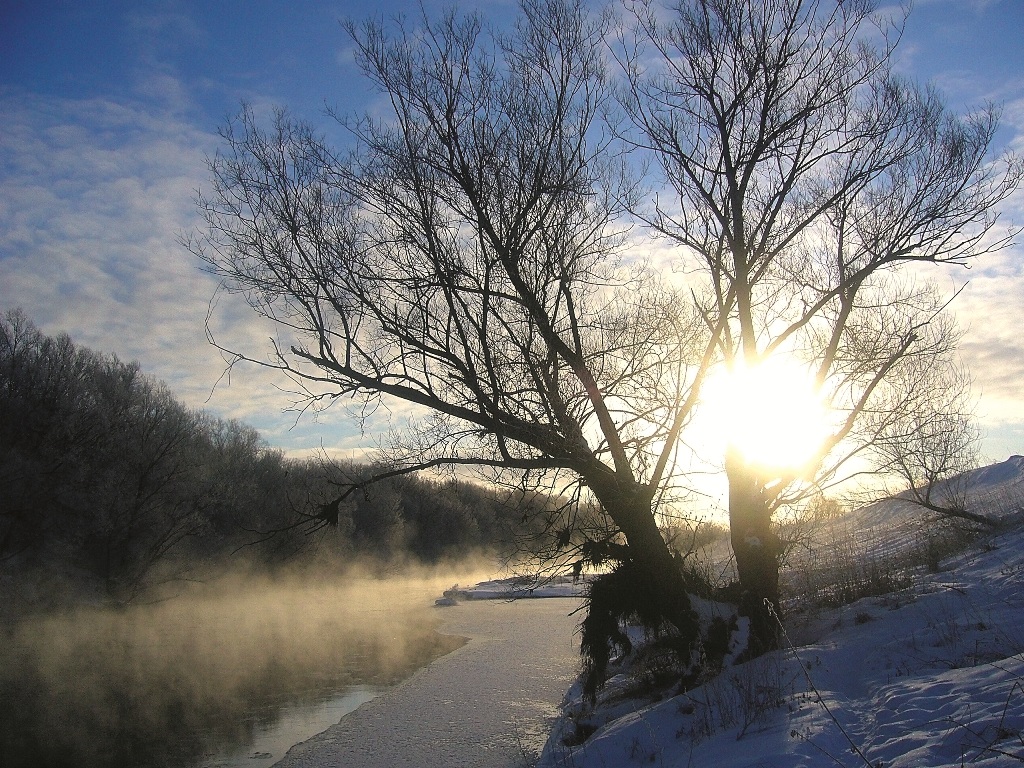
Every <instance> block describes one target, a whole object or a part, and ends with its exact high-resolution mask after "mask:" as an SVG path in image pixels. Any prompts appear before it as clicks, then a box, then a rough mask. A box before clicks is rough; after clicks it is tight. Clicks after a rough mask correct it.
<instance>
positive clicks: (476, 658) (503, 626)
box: [276, 583, 579, 768]
mask: <svg viewBox="0 0 1024 768" xmlns="http://www.w3.org/2000/svg"><path fill="white" fill-rule="evenodd" d="M491 591H496V590H495V589H494V585H493V583H492V586H491V587H488V588H486V589H485V590H482V591H481V593H483V592H491ZM500 594H501V595H502V596H504V597H506V598H507V597H508V592H507V591H504V592H501V593H500ZM578 607H579V601H578V600H576V599H553V600H516V601H509V600H507V599H505V600H498V599H496V600H467V601H459V602H458V605H457V606H456V607H446V608H439V609H438V610H441V611H444V614H443V616H444V622H443V624H442V627H441V630H440V631H442V632H444V633H448V634H456V635H461V636H464V637H468V638H470V640H469V642H468V643H466V644H465V645H464V646H462V647H461V648H460V649H458V650H456V651H454V652H453V653H450V654H448V655H447V656H444V657H442V658H440V659H437V660H435V661H434V662H433V663H431V664H429V665H428V666H427V667H425V668H423V669H421V670H419V671H418V672H417V673H416V674H415V675H413V676H412V677H411V678H409V679H408V680H406V681H404V682H403V683H401V684H399V685H397V686H395V687H394V688H391V689H389V690H387V691H385V692H384V693H382V694H381V695H380V696H378V697H377V698H375V699H373V700H372V701H369V702H367V703H366V704H364V705H363V706H361V707H359V709H357V710H356V711H355V712H352V713H351V714H348V715H346V716H345V717H344V718H342V719H341V721H340V722H339V723H337V724H336V725H334V726H332V727H331V728H329V729H327V730H326V731H325V732H323V733H321V734H319V735H318V736H315V737H313V738H312V739H309V740H308V741H306V742H303V743H302V744H298V745H296V746H295V747H293V748H292V749H291V750H290V751H289V752H288V754H287V755H286V756H285V758H284V759H283V760H281V761H280V762H279V763H276V765H277V766H278V767H279V768H327V767H328V766H331V767H332V768H333V766H339V765H343V766H345V768H404V767H408V768H426V767H432V766H438V767H440V766H453V767H454V766H465V767H467V768H470V767H471V768H518V767H519V766H522V765H523V763H524V759H525V758H526V757H529V756H531V755H532V756H533V757H536V756H537V754H538V753H539V752H540V750H541V748H542V747H543V745H544V742H545V741H546V739H547V736H548V733H549V732H550V730H551V727H552V724H553V723H554V720H555V718H556V717H557V715H558V712H559V710H558V704H559V702H560V701H561V699H562V697H563V696H564V694H565V691H566V689H567V688H568V687H569V685H570V684H571V683H572V681H573V679H574V677H575V675H576V673H577V670H578V658H579V650H578V649H579V643H578V640H577V639H576V638H575V637H574V634H575V629H576V624H577V623H578V616H572V615H571V614H572V613H573V612H574V611H575V610H576V609H577V608H578Z"/></svg>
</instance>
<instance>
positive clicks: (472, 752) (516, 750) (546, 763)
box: [278, 457, 1024, 768]
mask: <svg viewBox="0 0 1024 768" xmlns="http://www.w3.org/2000/svg"><path fill="white" fill-rule="evenodd" d="M1005 464H1006V466H1003V467H1001V468H999V469H998V470H997V471H992V472H989V473H988V475H986V476H985V477H987V478H988V480H992V479H993V478H995V479H996V480H999V481H1000V482H993V483H988V482H987V481H986V483H984V484H982V483H979V484H978V486H979V496H980V494H981V493H984V494H987V496H985V497H984V498H986V499H987V500H988V501H989V502H990V508H989V509H988V510H982V511H988V512H989V513H990V514H993V516H996V517H1000V518H1002V519H1003V520H1004V522H1005V525H1004V527H1003V529H1002V531H1003V532H1002V533H1000V534H999V535H998V536H994V535H993V536H989V537H987V538H985V539H981V540H979V541H978V542H975V543H974V544H973V545H970V546H969V547H968V548H966V549H963V550H962V551H961V552H960V553H959V554H956V555H954V556H952V557H948V558H946V559H945V560H943V561H941V563H940V564H939V566H940V567H939V570H938V571H937V572H934V573H929V572H925V571H922V570H921V569H918V570H917V571H914V572H913V573H912V574H911V576H912V578H910V579H908V582H907V584H906V585H905V586H902V587H901V588H900V589H899V590H897V591H892V592H889V593H888V594H881V595H876V596H872V597H867V598H863V599H860V600H858V601H856V602H853V603H851V604H848V605H845V606H843V607H841V608H826V607H822V606H821V605H814V604H813V603H808V604H803V605H789V606H788V608H787V611H788V617H787V620H786V627H787V632H788V634H787V635H786V640H787V642H786V647H785V648H784V649H783V650H781V651H778V652H776V653H772V654H768V655H765V656H762V657H760V658H758V659H754V660H752V661H749V662H746V663H744V664H741V665H736V666H727V667H726V669H725V671H723V672H722V673H721V674H719V675H717V676H714V677H712V678H710V679H708V680H706V681H704V683H703V684H702V685H700V686H699V687H697V688H694V689H692V690H689V691H686V692H685V693H677V692H676V691H674V690H671V689H670V690H667V691H666V690H664V689H659V688H658V687H657V685H655V684H653V683H651V682H650V681H649V680H645V678H644V675H645V674H648V675H649V674H650V672H651V670H650V669H649V668H648V669H646V670H644V669H639V670H638V668H637V666H634V665H633V663H632V662H633V658H635V657H632V658H626V659H620V660H617V661H616V662H615V663H613V665H612V667H611V672H612V673H613V674H614V676H613V677H612V678H611V679H610V680H609V681H608V683H607V685H606V686H605V687H604V689H603V690H602V691H601V693H600V695H599V698H598V702H597V705H596V707H591V706H590V705H588V704H587V703H586V702H585V701H584V698H583V695H582V689H581V686H580V684H579V681H578V680H577V679H576V673H577V671H578V648H579V643H578V637H577V636H575V628H576V625H577V623H578V622H579V620H580V618H581V616H580V615H576V616H573V615H571V612H572V611H573V610H574V609H575V608H576V607H578V606H579V604H580V603H579V600H578V595H579V589H580V587H579V585H574V584H572V583H571V581H570V580H565V581H563V582H560V583H557V584H552V585H548V586H546V587H543V588H534V589H530V588H529V587H530V585H529V584H523V583H521V582H516V581H513V580H500V581H491V582H483V583H481V584H478V585H475V586H473V587H459V586H458V585H456V586H455V587H453V588H452V589H450V590H448V591H446V593H445V596H444V597H443V598H441V599H440V600H439V601H438V604H439V606H450V607H439V608H438V610H441V611H444V612H445V617H446V618H445V623H444V626H443V629H442V631H445V632H450V633H456V634H461V635H464V636H467V637H470V638H471V640H470V642H469V643H467V644H466V645H465V646H463V647H462V648H461V649H460V650H458V651H456V652H454V653H452V654H449V655H448V656H446V657H443V658H442V659H438V660H437V661H435V662H434V663H432V664H431V665H429V666H428V667H426V668H425V669H423V670H420V671H419V672H418V673H417V674H416V675H414V676H413V677H412V678H410V679H409V680H407V681H406V682H404V683H402V684H401V685H399V686H397V687H396V688H394V689H391V690H389V691H387V692H385V693H384V694H382V695H381V696H379V697H377V698H375V699H373V700H372V701H370V702H368V703H366V704H364V705H363V706H362V707H360V708H359V709H358V710H356V711H355V712H353V713H351V714H349V715H347V716H345V717H344V718H343V719H342V720H341V722H340V723H338V724H337V725H335V726H333V727H331V728H330V729H328V730H327V731H326V732H325V733H322V734H320V735H319V736H316V737H314V738H312V739H310V740H309V741H307V742H305V743H303V744H300V745H297V746H296V747H295V748H293V749H292V750H291V751H290V752H289V753H288V755H287V757H286V758H285V759H284V760H283V761H281V762H280V763H278V765H279V766H281V767H282V768H300V767H301V768H320V767H321V766H332V765H345V766H350V767H352V768H358V767H359V766H366V767H369V768H379V767H381V766H388V767H389V768H402V766H417V768H419V767H420V766H464V767H465V768H492V767H493V768H519V767H520V766H523V765H535V766H536V768H562V767H565V766H571V767H572V768H617V767H622V768H625V767H627V766H634V765H636V766H641V765H654V766H659V767H660V768H689V766H701V768H716V767H720V768H801V767H805V768H813V767H815V766H846V767H847V768H853V766H870V767H871V768H919V767H925V768H962V767H963V766H967V765H972V766H973V765H979V766H988V767H992V766H1017V765H1019V764H1020V763H1022V762H1024V591H1022V590H1021V578H1022V576H1024V525H1022V523H1021V522H1020V520H1019V519H1018V520H1017V522H1016V523H1015V524H1013V525H1011V524H1010V522H1009V521H1010V520H1012V518H1013V517H1014V516H1015V515H1016V516H1017V517H1018V518H1019V515H1017V514H1016V513H1017V512H1018V510H1019V506H1018V505H1017V504H1016V502H1015V501H1014V499H1016V498H1019V497H1020V494H1019V493H1018V491H1019V490H1020V489H1021V488H1024V459H1020V457H1013V458H1012V459H1011V460H1010V461H1009V462H1006V463H1005ZM1010 465H1013V466H1010ZM1000 473H1002V474H1000ZM1004 475H1005V477H1004ZM1010 485H1012V486H1013V487H1012V488H1008V486H1010ZM982 486H983V487H982ZM919 521H920V511H919V510H916V511H915V510H913V509H911V508H909V507H907V506H906V505H905V504H896V505H890V506H889V507H886V506H884V505H873V506H872V507H869V508H866V509H865V510H861V511H859V512H857V513H853V514H852V515H850V516H848V517H847V518H846V519H845V520H840V521H837V522H836V525H835V526H834V527H833V530H832V531H831V532H826V533H825V535H824V538H822V539H821V540H819V542H818V543H819V544H821V543H822V542H824V541H826V540H828V539H829V537H832V539H836V540H837V539H840V538H841V537H842V536H847V535H850V536H852V537H853V539H854V544H853V545H851V546H850V552H852V556H853V558H854V559H856V558H858V557H876V556H877V557H882V556H899V554H900V553H901V552H907V551H909V548H910V543H909V541H908V537H909V536H910V534H909V533H908V531H910V530H911V527H915V526H916V528H917V529H920V522H919ZM908 526H911V527H908ZM819 533H820V532H819ZM819 556H820V557H821V558H824V559H826V560H827V559H828V558H829V557H830V555H829V554H828V553H827V552H823V553H819ZM809 562H810V561H808V563H809ZM798 567H802V566H799V562H798ZM808 567H809V566H808ZM790 575H791V576H792V575H793V574H792V573H791V574H790ZM797 581H798V580H797ZM794 583H796V582H794ZM510 596H518V597H526V596H532V597H540V596H550V597H556V596H560V597H572V598H573V599H553V600H515V601H510V600H509V598H510ZM697 609H698V610H699V611H701V612H708V611H714V610H716V606H715V604H713V603H708V602H706V601H699V602H698V605H697ZM744 629H745V626H744V625H743V624H742V622H741V626H740V627H739V633H740V634H742V632H743V631H744ZM630 634H631V637H632V639H633V640H635V641H636V644H637V645H638V646H639V645H640V644H641V642H642V639H643V633H642V632H639V631H637V632H631V633H630ZM566 690H567V691H568V692H567V693H566ZM563 694H564V695H563ZM559 700H561V706H558V702H559ZM542 747H543V752H542V754H540V756H539V759H538V760H535V761H534V760H530V759H529V758H530V756H531V755H536V754H537V752H539V751H540V750H541V748H542Z"/></svg>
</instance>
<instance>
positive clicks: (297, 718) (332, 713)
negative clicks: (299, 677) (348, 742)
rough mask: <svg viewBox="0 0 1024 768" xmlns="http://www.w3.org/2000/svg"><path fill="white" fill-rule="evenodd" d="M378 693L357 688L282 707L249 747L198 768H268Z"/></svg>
mask: <svg viewBox="0 0 1024 768" xmlns="http://www.w3.org/2000/svg"><path fill="white" fill-rule="evenodd" d="M381 690H382V689H380V688H377V687H369V686H365V685H357V686H354V687H353V688H349V689H348V690H346V691H343V692H341V693H339V694H338V695H336V696H332V697H331V698H329V699H328V700H327V701H324V702H320V703H318V704H302V705H295V706H290V707H286V708H284V709H282V710H280V713H279V717H278V719H277V721H276V722H274V723H272V724H269V725H267V726H260V727H258V728H257V730H256V732H255V733H253V738H252V742H251V743H249V744H248V745H246V746H245V747H244V748H242V749H234V750H230V751H228V752H226V753H225V754H223V755H219V756H216V757H209V758H206V759H204V760H203V761H202V768H269V766H271V765H273V764H274V763H276V762H277V761H278V760H280V759H281V758H282V757H283V756H284V754H285V753H286V752H287V751H288V750H289V749H291V747H292V746H293V745H295V744H298V743H300V742H303V741H305V740H306V739H310V738H312V737H314V736H316V735H317V734H318V733H322V732H323V731H326V730H327V729H328V728H330V727H331V726H332V725H334V724H335V723H337V722H338V721H339V720H341V718H342V717H344V716H345V715H347V714H348V713H349V712H352V711H354V710H356V709H357V708H358V707H359V706H360V705H362V704H365V703H366V702H368V701H369V700H370V699H372V698H374V697H376V696H377V695H378V693H380V691H381Z"/></svg>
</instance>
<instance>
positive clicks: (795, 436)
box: [702, 358, 831, 472]
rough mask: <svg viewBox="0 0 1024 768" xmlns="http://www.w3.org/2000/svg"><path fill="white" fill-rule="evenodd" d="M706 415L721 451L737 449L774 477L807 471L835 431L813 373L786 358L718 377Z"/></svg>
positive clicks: (707, 387) (709, 386)
mask: <svg viewBox="0 0 1024 768" xmlns="http://www.w3.org/2000/svg"><path fill="white" fill-rule="evenodd" d="M702 411H703V413H702V421H703V423H704V430H705V431H706V432H708V433H709V435H711V436H712V437H711V442H713V443H715V444H716V448H717V449H718V450H722V451H724V450H726V449H728V448H732V449H733V450H736V451H738V452H739V453H740V455H742V456H743V457H744V458H745V459H746V460H747V461H748V462H751V463H753V464H756V465H758V466H760V467H763V468H764V469H767V470H771V471H775V472H783V471H788V470H797V469H799V468H800V467H803V466H804V465H805V464H806V463H807V462H808V461H809V460H810V459H811V458H812V457H813V456H814V454H815V453H816V452H817V451H818V450H819V449H820V447H821V446H822V444H823V442H824V441H825V440H826V438H828V436H829V434H830V432H831V423H830V421H831V420H830V419H829V414H828V409H827V408H826V406H825V404H824V402H823V398H822V396H821V394H820V392H819V388H818V387H817V386H816V385H815V381H814V376H813V374H812V373H811V372H810V371H809V370H808V369H807V368H806V367H804V366H802V365H800V364H799V363H796V362H794V361H790V360H786V359H783V358H777V359H768V360H766V361H764V362H762V363H760V364H758V365H756V366H750V367H748V366H746V365H744V364H743V363H742V362H739V363H737V364H736V365H735V366H734V367H733V368H732V369H731V370H729V369H727V368H725V367H722V368H721V369H719V370H717V371H715V372H713V373H712V374H711V375H710V376H709V378H708V379H707V380H706V382H705V384H704V387H703V390H702Z"/></svg>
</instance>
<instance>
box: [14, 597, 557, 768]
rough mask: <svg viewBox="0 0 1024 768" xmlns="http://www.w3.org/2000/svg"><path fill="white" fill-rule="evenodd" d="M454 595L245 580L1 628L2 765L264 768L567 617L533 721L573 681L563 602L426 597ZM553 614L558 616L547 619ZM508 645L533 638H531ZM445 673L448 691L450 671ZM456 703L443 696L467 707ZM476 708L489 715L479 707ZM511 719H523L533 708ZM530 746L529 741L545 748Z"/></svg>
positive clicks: (524, 724) (523, 723)
mask: <svg viewBox="0 0 1024 768" xmlns="http://www.w3.org/2000/svg"><path fill="white" fill-rule="evenodd" d="M463 583H467V582H466V581H463ZM451 584H452V580H451V577H448V578H442V579H438V578H424V579H388V580H373V579H346V580H343V581H340V582H332V583H316V584H310V583H305V582H295V581H293V582H288V583H280V582H267V581H263V580H259V579H246V580H243V581H241V582H239V583H236V584H232V585H228V586H224V585H221V586H219V587H218V588H216V589H213V590H210V591H209V593H207V594H202V593H201V594H197V595H193V596H192V597H190V598H189V599H186V600H173V601H168V602H166V603H161V604H157V605H153V606H135V607H132V608H129V609H125V610H111V609H106V608H81V609H78V610H75V611H72V612H65V613H60V614H52V615H45V616H36V617H32V618H29V619H25V620H22V621H21V622H19V623H17V624H16V625H14V626H6V627H0V635H2V636H0V765H4V766H5V767H6V768H21V767H22V766H26V767H27V766H38V765H48V766H54V768H60V767H61V766H76V768H90V767H93V766H95V768H112V767H114V766H129V765H130V766H136V767H137V768H150V767H151V766H166V765H174V766H193V767H194V768H203V767H205V766H209V768H215V767H216V768H227V767H228V766H243V765H244V766H246V768H263V766H269V765H273V764H274V763H276V762H277V761H278V760H280V759H281V758H282V756H283V754H284V753H285V752H286V751H287V749H288V748H289V747H290V746H291V745H293V744H295V743H297V742H305V744H306V745H310V746H309V747H308V748H307V749H306V750H305V751H306V753H307V754H310V752H309V749H311V748H312V745H314V744H316V743H317V739H320V738H321V737H319V736H316V735H315V734H316V733H317V732H318V731H321V730H324V729H326V730H327V733H328V734H329V733H332V732H333V731H334V729H335V728H336V726H335V724H336V723H337V722H338V720H339V718H341V720H342V723H345V722H348V721H349V720H350V719H351V718H353V717H357V716H358V717H360V718H362V717H365V716H366V715H365V714H363V713H364V712H370V713H372V712H377V713H380V712H382V711H386V707H387V706H388V705H389V704H391V703H394V702H395V701H396V699H395V696H396V695H400V694H401V692H402V691H406V690H408V687H409V685H413V686H415V685H418V684H419V683H418V682H417V681H419V680H421V679H423V678H429V676H430V675H432V674H436V673H435V672H433V670H434V669H435V665H436V664H437V663H438V661H444V660H445V659H447V658H448V657H449V656H451V658H452V659H461V660H462V661H460V662H459V664H468V665H469V666H468V667H467V669H474V668H475V667H474V666H473V664H471V663H470V662H473V659H475V658H476V655H477V654H478V653H479V652H480V651H481V650H485V649H491V650H492V651H493V650H495V649H497V648H503V647H504V646H503V645H502V643H505V642H506V640H503V639H501V637H500V635H501V634H502V630H501V624H502V623H503V622H509V621H511V622H513V625H510V626H514V624H515V623H516V622H520V621H523V622H526V624H525V625H524V627H526V626H529V625H530V622H534V621H535V618H534V617H533V614H534V613H538V615H539V614H544V613H545V611H547V612H549V613H551V614H552V621H554V622H556V623H557V620H558V617H559V616H561V619H562V620H563V622H562V629H561V630H558V631H557V632H556V635H559V636H560V637H561V639H560V640H558V641H556V645H558V653H559V654H560V658H561V659H562V661H561V662H560V663H562V664H563V665H565V666H566V669H565V671H564V672H563V673H562V677H561V678H559V679H558V680H557V681H556V682H555V683H554V684H553V685H552V686H551V690H550V692H549V693H548V694H547V698H546V699H544V704H543V706H541V707H540V709H536V711H535V712H534V714H536V713H537V712H540V713H541V716H543V712H546V711H548V710H545V709H544V708H545V707H553V706H554V704H557V702H558V700H559V699H560V698H561V694H562V693H564V691H565V688H566V687H567V681H568V680H569V678H570V677H571V675H572V672H573V669H574V662H575V649H574V644H573V643H572V637H571V636H572V627H573V626H574V625H575V620H574V619H568V618H566V616H565V614H567V613H568V612H569V610H571V606H570V605H569V603H570V601H566V600H564V599H557V600H543V601H538V600H534V601H521V602H519V603H506V602H503V601H486V602H483V603H479V604H476V603H463V604H462V605H459V606H457V607H453V608H447V609H440V608H435V607H434V606H433V599H434V597H436V596H437V595H438V594H440V591H441V590H443V589H444V588H445V587H447V586H450V585H451ZM530 604H535V605H538V606H540V605H543V604H548V609H544V608H540V609H537V608H529V607H527V606H529V605H530ZM555 604H561V606H562V607H561V608H559V609H557V610H550V609H551V608H552V607H553V606H554V605H555ZM515 606H523V608H516V607H515ZM519 612H521V613H519ZM531 612H532V613H531ZM473 617H478V618H479V619H480V620H482V621H483V623H482V624H481V623H479V622H477V620H476V619H474V618H473ZM485 617H489V618H486V620H485ZM471 619H472V620H471ZM466 621H469V623H468V624H467V623H465V622H466ZM543 621H546V619H545V620H543ZM512 634H516V635H518V634H522V635H523V636H524V637H525V636H530V635H537V627H534V626H529V631H528V632H527V631H524V632H522V633H519V632H515V631H513V632H512ZM466 638H470V640H469V642H468V643H467V641H466ZM509 653H515V654H516V655H519V654H522V653H530V654H534V655H537V654H540V655H543V648H535V649H531V647H530V646H529V644H528V643H527V644H526V645H525V646H523V645H516V646H514V648H510V649H509ZM501 656H505V651H501ZM498 661H499V662H501V663H504V661H505V659H504V658H499V659H498ZM473 663H475V662H473ZM541 663H543V662H541ZM424 667H426V668H425V669H424ZM446 668H447V667H446ZM447 669H449V671H448V672H447V673H445V675H444V676H443V677H445V679H451V678H452V676H454V675H456V673H457V672H458V669H459V667H457V666H456V667H450V668H447ZM417 670H420V671H419V672H417ZM477 674H478V673H477V672H472V673H471V674H470V675H469V676H468V677H467V678H466V679H465V680H464V681H463V683H464V685H468V686H472V685H473V684H474V682H473V678H476V680H477V683H478V685H477V687H478V688H481V686H482V688H481V690H479V691H477V693H480V694H482V695H485V694H486V692H487V689H491V688H494V685H493V684H492V682H491V681H490V679H489V678H482V677H479V678H478V677H476V676H477ZM410 676H412V677H411V679H409V678H410ZM403 680H405V681H406V682H405V683H402V682H401V681H403ZM466 690H468V689H466ZM494 690H497V688H494ZM524 690H525V689H524ZM464 693H465V690H464V691H463V692H462V693H460V694H459V695H458V696H457V697H449V699H451V700H453V701H454V700H455V699H456V698H457V699H460V700H462V701H466V700H467V699H466V698H465V696H464V695H463V694H464ZM552 699H553V701H554V703H553V704H552V701H551V700H552ZM476 701H478V702H479V706H478V708H479V709H481V710H483V709H484V708H485V707H486V696H485V697H484V698H479V699H476ZM538 701H539V700H538ZM360 705H362V706H360ZM474 706H477V705H474ZM502 706H506V705H505V704H503V705H502ZM507 706H515V707H519V708H520V711H522V712H524V713H525V712H527V710H528V709H529V708H530V707H531V706H533V705H532V704H530V702H528V701H523V702H521V703H519V704H515V705H513V704H508V705H507ZM356 707H359V709H356V711H354V712H353V711H352V710H354V709H355V708H356ZM382 707H384V709H381V708H382ZM542 710H543V712H542ZM349 713H351V714H349ZM407 716H408V715H405V714H401V713H398V714H396V715H395V718H403V717H407ZM384 717H385V719H387V717H388V716H387V715H384ZM531 717H532V715H531V716H529V717H523V718H520V719H519V720H515V719H513V720H509V723H510V724H512V725H513V726H514V728H519V729H520V731H521V732H522V733H525V732H526V731H529V729H530V728H534V727H535V726H534V725H531V724H530V723H533V722H534V721H535V720H536V718H533V719H532V720H531ZM412 719H414V720H415V719H416V718H412ZM510 733H511V732H510ZM522 733H520V734H519V736H518V737H517V738H519V737H521V736H522ZM527 735H528V738H529V739H531V740H532V741H531V743H535V742H536V741H537V740H538V738H539V736H535V735H530V734H527ZM424 738H427V739H429V738H431V737H430V736H429V735H428V736H424ZM513 741H514V740H513ZM499 742H500V743H501V744H503V745H505V746H508V745H509V744H510V743H512V742H509V741H508V740H507V739H506V740H505V741H501V740H500V739H499ZM513 745H514V744H513ZM514 746H515V745H514ZM345 764H346V765H349V764H352V765H355V763H348V762H346V763H345ZM419 764H420V765H424V764H429V763H419ZM438 764H443V763H438ZM390 765H396V763H390Z"/></svg>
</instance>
